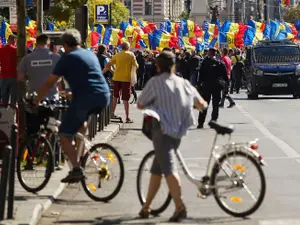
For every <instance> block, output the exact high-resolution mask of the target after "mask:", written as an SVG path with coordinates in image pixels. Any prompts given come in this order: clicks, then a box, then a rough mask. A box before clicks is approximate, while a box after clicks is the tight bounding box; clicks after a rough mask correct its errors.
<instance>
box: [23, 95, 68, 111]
mask: <svg viewBox="0 0 300 225" xmlns="http://www.w3.org/2000/svg"><path fill="white" fill-rule="evenodd" d="M35 97H36V94H35V93H33V94H26V97H25V99H24V102H25V110H26V111H27V112H29V113H37V111H38V109H40V108H47V109H50V110H55V109H66V108H68V107H69V105H70V102H69V101H68V100H67V99H65V98H61V97H60V98H59V99H58V100H50V99H48V98H45V99H44V100H43V101H41V102H40V103H39V104H38V105H36V104H35V103H34V99H35Z"/></svg>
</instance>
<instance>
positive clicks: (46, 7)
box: [42, 0, 50, 11]
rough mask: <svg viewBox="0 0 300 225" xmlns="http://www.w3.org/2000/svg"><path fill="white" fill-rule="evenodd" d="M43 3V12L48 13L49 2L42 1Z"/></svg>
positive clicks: (48, 0) (47, 0) (46, 0)
mask: <svg viewBox="0 0 300 225" xmlns="http://www.w3.org/2000/svg"><path fill="white" fill-rule="evenodd" d="M42 1H43V10H44V11H49V10H50V0H42Z"/></svg>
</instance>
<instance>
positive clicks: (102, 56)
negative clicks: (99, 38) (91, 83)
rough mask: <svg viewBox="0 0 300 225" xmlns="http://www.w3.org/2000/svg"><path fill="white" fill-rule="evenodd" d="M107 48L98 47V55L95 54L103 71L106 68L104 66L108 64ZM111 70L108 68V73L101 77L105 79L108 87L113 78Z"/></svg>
mask: <svg viewBox="0 0 300 225" xmlns="http://www.w3.org/2000/svg"><path fill="white" fill-rule="evenodd" d="M106 54H107V48H106V46H105V45H99V47H98V53H97V58H98V60H99V63H100V66H101V69H102V70H103V69H104V68H105V66H106V64H107V63H108V62H109V60H110V59H109V57H107V55H106ZM113 73H114V71H113V69H112V67H110V68H108V71H107V72H106V73H105V74H103V76H104V77H105V79H106V81H107V82H108V84H109V85H110V82H111V79H112V77H113Z"/></svg>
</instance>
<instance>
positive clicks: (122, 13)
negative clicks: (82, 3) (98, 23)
mask: <svg viewBox="0 0 300 225" xmlns="http://www.w3.org/2000/svg"><path fill="white" fill-rule="evenodd" d="M101 2H103V3H104V2H106V3H109V2H110V1H109V0H108V1H105V0H104V1H103V0H102V1H99V0H88V2H87V4H88V8H89V24H90V25H93V24H94V14H95V3H101ZM111 6H112V26H115V27H117V26H119V24H120V23H121V22H122V21H124V20H128V18H129V16H130V13H129V10H128V9H127V8H126V6H125V5H124V4H123V3H122V2H121V1H119V0H118V1H113V2H112V3H111Z"/></svg>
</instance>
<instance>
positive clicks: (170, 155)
mask: <svg viewBox="0 0 300 225" xmlns="http://www.w3.org/2000/svg"><path fill="white" fill-rule="evenodd" d="M156 66H157V72H158V73H160V75H159V76H155V77H153V78H152V79H151V80H149V81H148V83H147V85H146V86H145V88H144V90H143V92H142V94H141V95H140V97H139V99H138V102H137V107H138V108H139V109H144V108H147V107H152V106H153V108H154V109H155V111H156V112H157V113H158V114H159V116H160V124H159V125H158V126H156V127H155V128H154V129H153V130H152V134H153V135H152V141H153V145H154V149H155V158H154V160H153V164H152V167H151V178H150V183H149V188H148V194H147V198H146V202H145V204H144V206H143V208H142V210H141V211H140V213H139V215H140V217H142V218H148V217H149V214H150V212H151V202H152V200H153V199H154V197H155V195H156V192H157V191H158V190H159V186H160V184H161V179H162V175H164V177H165V178H166V181H167V183H168V187H169V191H170V193H171V196H172V198H173V200H174V203H175V208H176V209H175V212H174V214H173V216H172V217H171V218H170V221H171V222H178V221H180V220H181V219H184V218H186V216H187V211H186V207H185V205H184V203H183V201H182V197H181V188H180V180H179V174H178V172H177V170H176V165H175V164H174V161H175V154H174V151H176V150H177V149H178V147H179V145H180V142H181V138H182V136H183V135H185V134H186V131H187V129H188V128H189V127H190V126H191V125H192V124H193V122H194V119H193V106H195V107H196V108H197V109H199V110H202V109H203V108H205V107H206V106H207V104H206V102H205V101H204V100H203V99H202V98H201V96H200V95H199V93H198V92H197V90H196V89H195V88H194V87H193V86H192V85H191V84H190V82H189V81H187V80H185V79H183V78H181V77H179V76H177V75H175V55H174V54H173V53H172V52H169V51H163V52H162V53H161V54H160V55H159V56H158V57H157V58H156Z"/></svg>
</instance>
